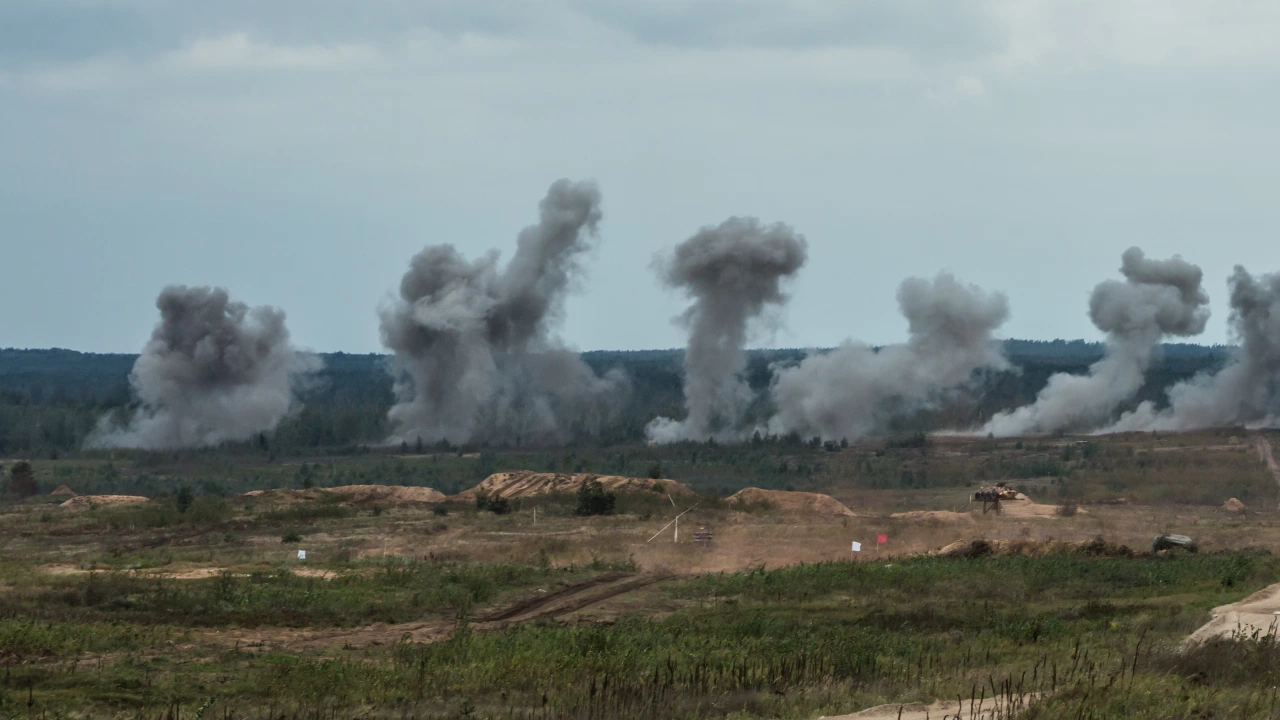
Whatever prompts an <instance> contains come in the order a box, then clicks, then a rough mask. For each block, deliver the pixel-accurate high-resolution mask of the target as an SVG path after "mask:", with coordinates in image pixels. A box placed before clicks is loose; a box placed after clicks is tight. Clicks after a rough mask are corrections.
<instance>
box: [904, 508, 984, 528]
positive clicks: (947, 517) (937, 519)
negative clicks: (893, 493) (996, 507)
mask: <svg viewBox="0 0 1280 720" xmlns="http://www.w3.org/2000/svg"><path fill="white" fill-rule="evenodd" d="M889 517H890V518H893V519H894V520H914V521H918V522H926V523H930V524H948V523H963V524H965V525H972V524H974V523H975V522H976V521H975V520H974V519H973V515H971V514H969V513H961V512H951V511H950V510H913V511H911V512H900V513H894V514H892V515H890V516H889Z"/></svg>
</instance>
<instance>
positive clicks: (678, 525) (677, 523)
mask: <svg viewBox="0 0 1280 720" xmlns="http://www.w3.org/2000/svg"><path fill="white" fill-rule="evenodd" d="M674 538H675V539H673V540H672V541H671V542H675V543H678V542H680V516H679V515H677V516H676V534H675V536H674Z"/></svg>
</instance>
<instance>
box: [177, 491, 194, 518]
mask: <svg viewBox="0 0 1280 720" xmlns="http://www.w3.org/2000/svg"><path fill="white" fill-rule="evenodd" d="M195 499H196V498H195V496H194V495H192V494H191V488H189V487H187V486H186V485H183V486H182V487H181V488H179V489H178V497H177V499H176V503H177V506H178V512H179V513H183V514H185V513H186V512H187V511H188V510H190V509H191V504H192V503H194V502H195Z"/></svg>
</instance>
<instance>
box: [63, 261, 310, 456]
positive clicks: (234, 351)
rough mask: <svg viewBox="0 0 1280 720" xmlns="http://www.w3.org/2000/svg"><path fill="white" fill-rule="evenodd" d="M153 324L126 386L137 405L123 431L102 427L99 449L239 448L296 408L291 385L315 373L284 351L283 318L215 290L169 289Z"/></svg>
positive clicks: (96, 440) (94, 440)
mask: <svg viewBox="0 0 1280 720" xmlns="http://www.w3.org/2000/svg"><path fill="white" fill-rule="evenodd" d="M156 307H157V308H158V309H159V310H160V323H159V324H158V325H156V328H155V330H154V331H153V332H152V333H151V340H150V341H149V342H148V343H147V345H146V347H144V348H143V350H142V355H141V356H140V357H139V358H138V360H137V362H136V363H134V366H133V372H132V374H131V375H130V376H129V380H130V382H131V383H132V385H133V389H134V392H135V394H136V395H137V398H138V400H139V402H140V407H139V409H138V411H137V413H136V414H135V415H134V417H133V419H132V421H131V422H130V423H129V424H128V426H127V427H124V428H111V427H109V426H108V425H107V424H106V423H104V424H103V425H101V426H100V428H99V431H98V432H97V433H96V434H95V435H94V436H93V437H91V438H90V439H89V441H88V444H90V445H94V446H99V447H137V448H146V449H153V450H158V449H172V448H187V447H206V446H211V445H218V444H220V443H223V442H228V441H236V440H245V439H247V438H250V437H253V436H254V435H256V434H258V433H260V432H264V431H267V430H272V429H274V428H275V427H276V425H277V424H278V423H279V422H280V420H281V419H283V418H284V417H285V416H286V415H288V414H289V412H290V411H291V410H293V409H294V408H296V407H297V404H298V401H297V396H296V395H295V388H296V384H297V383H298V382H299V381H300V380H301V379H303V378H304V377H305V376H306V375H307V374H308V373H312V372H315V371H317V370H319V369H320V361H319V360H318V359H317V358H315V357H314V356H310V355H303V354H299V353H297V352H295V351H294V349H293V348H292V347H291V346H290V344H289V331H288V330H287V329H286V328H285V324H284V313H283V312H282V311H280V310H277V309H275V308H273V307H256V308H249V307H248V306H247V305H245V304H244V303H239V302H232V301H231V300H230V299H229V298H228V297H227V291H226V290H223V289H221V288H207V287H194V288H192V287H184V286H180V285H173V286H169V287H166V288H165V289H164V290H163V291H162V292H161V293H160V297H159V298H158V299H157V300H156Z"/></svg>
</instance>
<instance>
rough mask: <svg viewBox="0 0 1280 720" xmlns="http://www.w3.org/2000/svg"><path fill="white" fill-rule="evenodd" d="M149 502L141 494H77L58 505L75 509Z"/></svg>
mask: <svg viewBox="0 0 1280 720" xmlns="http://www.w3.org/2000/svg"><path fill="white" fill-rule="evenodd" d="M145 502H150V500H148V499H147V498H144V497H142V496H141V495H77V496H75V497H73V498H71V499H70V500H68V501H66V502H64V503H62V504H61V505H59V506H58V507H62V508H67V509H68V510H75V509H77V508H88V507H106V506H108V505H140V504H142V503H145Z"/></svg>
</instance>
